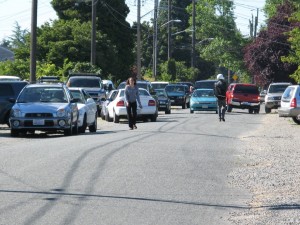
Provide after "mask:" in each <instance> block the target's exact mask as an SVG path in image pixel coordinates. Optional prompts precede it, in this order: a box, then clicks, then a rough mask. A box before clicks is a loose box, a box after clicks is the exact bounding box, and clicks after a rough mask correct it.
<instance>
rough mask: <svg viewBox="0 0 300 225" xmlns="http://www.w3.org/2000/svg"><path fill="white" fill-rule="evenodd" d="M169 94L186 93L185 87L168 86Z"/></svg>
mask: <svg viewBox="0 0 300 225" xmlns="http://www.w3.org/2000/svg"><path fill="white" fill-rule="evenodd" d="M165 89H166V91H167V92H184V86H183V85H178V86H166V88H165Z"/></svg>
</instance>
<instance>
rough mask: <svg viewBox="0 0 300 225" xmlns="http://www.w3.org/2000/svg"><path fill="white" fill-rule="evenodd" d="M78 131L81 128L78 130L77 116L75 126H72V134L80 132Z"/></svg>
mask: <svg viewBox="0 0 300 225" xmlns="http://www.w3.org/2000/svg"><path fill="white" fill-rule="evenodd" d="M78 131H79V130H78V118H77V120H76V123H75V126H73V127H72V134H75V135H77V134H78V133H79V132H78Z"/></svg>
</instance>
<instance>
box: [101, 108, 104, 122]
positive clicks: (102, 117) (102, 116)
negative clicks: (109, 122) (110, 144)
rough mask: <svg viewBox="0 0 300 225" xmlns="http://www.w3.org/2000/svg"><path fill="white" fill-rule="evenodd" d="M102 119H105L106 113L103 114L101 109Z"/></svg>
mask: <svg viewBox="0 0 300 225" xmlns="http://www.w3.org/2000/svg"><path fill="white" fill-rule="evenodd" d="M101 119H102V120H105V115H104V114H103V110H101Z"/></svg>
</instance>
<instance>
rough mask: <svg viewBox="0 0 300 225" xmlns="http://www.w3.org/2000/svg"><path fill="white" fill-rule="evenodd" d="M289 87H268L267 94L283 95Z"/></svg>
mask: <svg viewBox="0 0 300 225" xmlns="http://www.w3.org/2000/svg"><path fill="white" fill-rule="evenodd" d="M288 86H289V85H287V84H286V85H270V88H269V93H283V92H284V91H285V89H286V88H287V87H288Z"/></svg>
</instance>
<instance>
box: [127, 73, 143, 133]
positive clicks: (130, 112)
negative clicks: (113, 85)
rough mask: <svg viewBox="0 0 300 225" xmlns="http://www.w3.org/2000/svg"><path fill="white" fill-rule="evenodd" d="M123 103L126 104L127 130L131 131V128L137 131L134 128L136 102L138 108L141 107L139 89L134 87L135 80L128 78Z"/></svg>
mask: <svg viewBox="0 0 300 225" xmlns="http://www.w3.org/2000/svg"><path fill="white" fill-rule="evenodd" d="M125 102H126V110H127V117H128V125H129V129H130V130H133V128H134V129H137V126H136V115H137V112H136V109H137V102H138V103H139V107H140V108H143V107H142V104H141V100H140V95H139V88H138V87H137V86H136V80H135V79H134V78H133V77H129V78H128V80H127V81H126V87H125Z"/></svg>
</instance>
